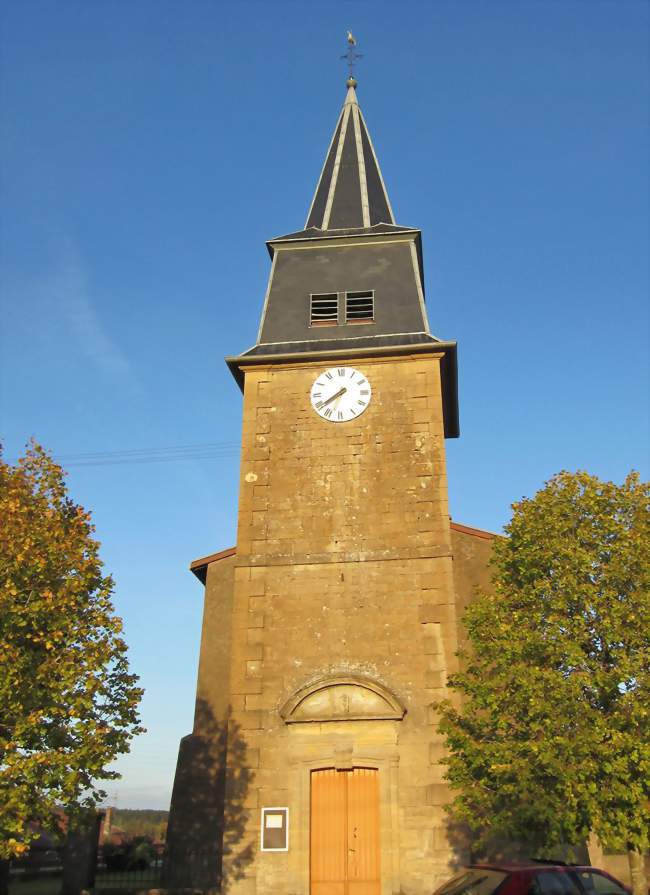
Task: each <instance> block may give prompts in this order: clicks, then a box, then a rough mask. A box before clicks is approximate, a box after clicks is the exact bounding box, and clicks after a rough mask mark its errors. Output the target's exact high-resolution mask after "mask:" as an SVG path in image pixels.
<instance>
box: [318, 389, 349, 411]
mask: <svg viewBox="0 0 650 895" xmlns="http://www.w3.org/2000/svg"><path fill="white" fill-rule="evenodd" d="M346 392H347V388H346V387H345V386H343V388H340V389H339V390H338V392H336V394H335V395H332V397H331V398H328V399H327V401H323V403H322V405H321V407H325V405H326V404H331V403H332V401H336V399H337V398H340V397H341V395H344V394H345V393H346Z"/></svg>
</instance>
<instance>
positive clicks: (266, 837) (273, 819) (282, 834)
mask: <svg viewBox="0 0 650 895" xmlns="http://www.w3.org/2000/svg"><path fill="white" fill-rule="evenodd" d="M260 820H261V833H262V835H261V840H262V841H261V848H262V851H289V809H288V808H262V816H261V818H260Z"/></svg>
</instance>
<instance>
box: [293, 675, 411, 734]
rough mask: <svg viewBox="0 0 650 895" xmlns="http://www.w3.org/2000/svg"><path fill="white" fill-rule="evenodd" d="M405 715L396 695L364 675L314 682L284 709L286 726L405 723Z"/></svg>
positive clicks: (330, 678) (298, 692)
mask: <svg viewBox="0 0 650 895" xmlns="http://www.w3.org/2000/svg"><path fill="white" fill-rule="evenodd" d="M405 713H406V709H405V707H404V706H403V705H402V703H401V702H400V700H399V699H398V698H397V696H395V694H394V693H392V692H391V691H390V690H389V689H388V688H387V687H385V686H384V685H383V684H380V683H378V682H377V681H375V680H373V679H372V678H367V677H363V676H361V675H335V676H329V677H325V678H320V679H319V680H317V681H312V682H311V683H310V684H308V685H306V686H305V687H302V688H301V689H300V690H298V691H297V692H296V693H295V694H294V695H293V696H292V697H291V698H290V699H288V700H287V701H286V702H285V703H284V705H283V706H282V708H281V709H280V715H281V717H282V719H283V720H284V722H285V723H286V724H297V723H309V722H316V723H323V722H326V721H401V720H402V718H403V717H404V715H405Z"/></svg>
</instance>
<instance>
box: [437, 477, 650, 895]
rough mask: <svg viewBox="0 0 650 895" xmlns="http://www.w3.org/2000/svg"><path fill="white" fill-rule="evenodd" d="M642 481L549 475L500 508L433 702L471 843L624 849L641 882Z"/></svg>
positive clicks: (647, 756) (647, 531) (644, 774)
mask: <svg viewBox="0 0 650 895" xmlns="http://www.w3.org/2000/svg"><path fill="white" fill-rule="evenodd" d="M649 497H650V492H649V488H648V485H647V484H644V483H642V482H640V481H639V477H638V475H637V474H636V473H631V474H630V475H629V476H628V477H627V478H626V480H625V482H624V484H623V485H621V486H617V485H616V484H614V483H612V482H602V481H600V480H599V479H597V478H595V477H593V476H590V475H588V474H587V473H584V472H578V473H576V474H570V473H568V472H562V473H559V474H558V475H556V476H555V477H554V478H552V479H551V480H550V481H549V482H548V483H547V484H546V486H545V487H544V488H543V489H542V490H541V491H539V492H538V493H537V494H536V495H535V497H533V498H532V499H525V500H522V501H521V502H520V503H517V504H515V505H514V507H513V511H514V512H513V516H512V520H511V521H510V523H509V524H508V525H507V527H506V537H504V538H499V539H498V540H497V541H496V542H495V546H494V557H493V567H494V572H493V575H494V578H493V585H494V591H493V593H489V594H488V593H485V594H481V595H479V597H478V599H477V601H476V602H475V603H473V604H472V605H471V606H470V607H469V608H468V610H467V612H466V615H465V618H464V623H465V626H466V628H467V633H468V642H469V649H468V651H467V654H461V659H462V662H461V665H462V670H461V671H460V672H459V673H457V674H456V675H454V676H453V677H452V678H451V679H450V682H449V686H450V687H451V688H452V689H453V690H454V691H455V692H456V694H457V696H456V697H455V698H453V699H448V700H445V701H444V702H442V703H441V704H440V705H439V706H438V708H439V710H440V713H441V722H440V730H441V732H442V733H443V734H444V736H445V738H446V743H447V746H448V749H449V757H448V758H447V759H446V762H447V765H448V767H447V779H448V780H449V782H450V783H451V785H452V788H453V789H454V790H455V791H456V795H455V799H454V802H453V804H452V805H451V806H450V808H451V811H452V813H453V814H454V815H455V816H456V817H457V818H458V819H460V820H463V821H465V822H467V823H468V824H469V825H470V827H471V828H472V829H473V830H474V831H475V833H476V834H477V841H478V842H479V843H480V844H481V845H483V846H484V847H485V846H487V844H488V843H489V841H490V840H491V839H493V837H501V838H504V837H505V838H510V839H512V840H516V841H518V842H520V843H523V844H529V845H530V846H531V847H532V848H539V847H540V846H541V847H544V846H546V847H549V848H550V847H553V846H555V845H558V844H560V843H563V844H568V845H577V844H578V843H580V842H583V841H584V840H585V839H586V838H587V837H588V836H589V833H590V832H594V833H595V834H596V835H597V836H598V838H599V839H600V841H601V842H602V843H603V844H604V845H605V846H607V847H609V848H613V849H625V850H627V851H628V853H629V856H630V866H631V870H632V878H633V886H634V890H635V892H636V893H639V895H640V893H641V892H643V893H644V895H647V893H646V892H645V891H644V889H645V883H644V881H643V871H642V861H641V855H642V853H643V852H645V851H647V849H648V835H649V831H650V790H649V781H650V743H649V737H648V732H649V731H648V719H649V713H650V708H649V700H648V689H647V688H648V666H649V658H650V646H649V620H650V596H649V595H650V564H649V553H650V524H649V518H650V517H649V512H648V510H649Z"/></svg>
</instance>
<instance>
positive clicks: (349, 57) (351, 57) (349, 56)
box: [341, 31, 363, 87]
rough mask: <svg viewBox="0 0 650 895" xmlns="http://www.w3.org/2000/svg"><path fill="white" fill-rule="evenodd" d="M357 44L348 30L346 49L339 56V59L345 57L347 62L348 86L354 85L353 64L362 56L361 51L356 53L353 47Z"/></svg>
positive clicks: (355, 83)
mask: <svg viewBox="0 0 650 895" xmlns="http://www.w3.org/2000/svg"><path fill="white" fill-rule="evenodd" d="M356 45H357V39H356V37H355V36H354V35H353V34H352V32H351V31H348V51H347V53H344V54H343V55H342V56H341V59H345V60H346V62H347V63H348V71H349V77H348V87H356V86H357V82H356V80H355V77H354V66H355V65H356V62H357V59H362V58H363V53H357V51H356V50H355V49H354V48H355V47H356Z"/></svg>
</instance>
